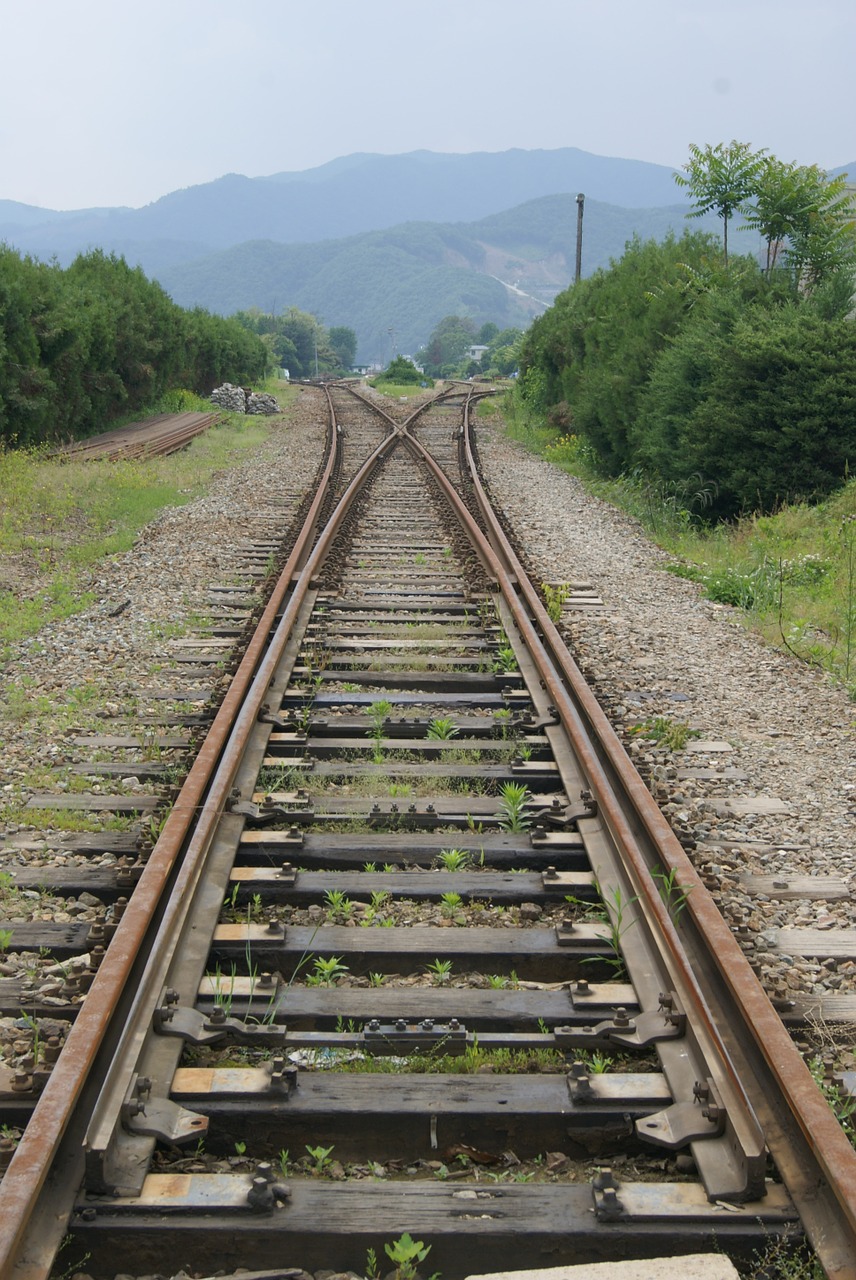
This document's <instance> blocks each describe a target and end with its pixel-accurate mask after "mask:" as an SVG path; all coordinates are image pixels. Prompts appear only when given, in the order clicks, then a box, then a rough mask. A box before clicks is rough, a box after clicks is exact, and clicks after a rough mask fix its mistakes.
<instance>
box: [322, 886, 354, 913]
mask: <svg viewBox="0 0 856 1280" xmlns="http://www.w3.org/2000/svg"><path fill="white" fill-rule="evenodd" d="M324 901H325V902H326V904H327V916H328V918H329V919H330V920H350V918H351V916H352V915H353V914H354V904H353V902H351V900H350V898H349V897H347V896H346V894H344V893H343V892H342V890H341V889H328V891H327V892H326V893H325V894H324Z"/></svg>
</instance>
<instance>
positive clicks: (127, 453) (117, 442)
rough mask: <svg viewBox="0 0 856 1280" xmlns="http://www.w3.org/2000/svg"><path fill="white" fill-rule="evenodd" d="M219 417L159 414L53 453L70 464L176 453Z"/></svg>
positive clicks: (195, 414) (77, 442)
mask: <svg viewBox="0 0 856 1280" xmlns="http://www.w3.org/2000/svg"><path fill="white" fill-rule="evenodd" d="M221 416H222V415H221V414H220V412H219V410H218V411H215V412H212V413H159V414H156V415H154V416H153V417H151V418H144V419H143V420H142V421H141V422H129V423H127V424H126V426H124V427H117V428H116V429H115V430H114V431H105V432H104V433H103V434H102V435H98V436H90V437H89V438H88V439H86V440H75V441H73V442H72V443H71V444H68V445H64V446H63V447H62V448H61V449H58V450H57V451H56V453H57V456H58V457H61V458H63V459H65V460H67V461H69V462H71V461H74V462H89V461H91V460H94V459H100V460H104V459H107V460H115V459H117V458H149V457H154V456H156V455H157V454H168V453H177V452H178V450H179V449H184V448H185V447H186V446H187V445H188V444H190V441H191V440H192V439H193V438H194V436H198V435H200V434H201V433H202V432H203V431H207V430H208V428H209V427H212V426H213V425H214V423H215V422H218V421H219V420H220V418H221Z"/></svg>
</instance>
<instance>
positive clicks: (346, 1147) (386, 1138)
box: [170, 1068, 671, 1167]
mask: <svg viewBox="0 0 856 1280" xmlns="http://www.w3.org/2000/svg"><path fill="white" fill-rule="evenodd" d="M606 1079H607V1077H605V1076H592V1077H591V1080H592V1089H591V1097H590V1098H589V1099H587V1100H586V1101H585V1102H584V1103H581V1104H578V1105H574V1103H573V1102H572V1101H571V1098H570V1095H569V1092H568V1086H567V1081H566V1078H565V1074H564V1072H562V1073H560V1074H556V1075H527V1074H521V1075H516V1076H515V1075H493V1076H491V1075H479V1076H466V1075H440V1074H438V1075H418V1074H415V1073H407V1074H404V1075H390V1074H387V1073H384V1074H383V1075H380V1074H374V1073H365V1074H362V1073H360V1074H343V1073H341V1072H337V1073H336V1074H335V1076H333V1073H328V1072H320V1071H319V1072H313V1071H301V1072H300V1074H299V1077H298V1087H297V1088H296V1089H294V1090H293V1091H292V1092H291V1093H290V1094H289V1095H288V1098H287V1100H283V1099H282V1097H281V1096H280V1097H277V1093H276V1091H275V1090H271V1089H270V1072H269V1071H266V1070H263V1069H255V1070H253V1069H248V1068H243V1069H240V1068H238V1069H232V1070H220V1071H217V1070H210V1069H208V1070H206V1069H199V1068H193V1069H189V1070H179V1071H177V1072H176V1073H175V1076H174V1078H173V1082H172V1086H171V1090H170V1093H171V1096H172V1097H173V1099H174V1100H175V1101H176V1102H179V1103H181V1104H182V1105H183V1106H188V1107H189V1108H190V1109H191V1110H193V1111H195V1112H201V1113H202V1114H207V1115H208V1116H209V1117H210V1118H211V1126H210V1129H209V1132H211V1133H214V1134H216V1136H217V1141H218V1143H225V1144H226V1145H228V1144H229V1143H230V1142H234V1140H238V1141H243V1142H248V1145H250V1146H251V1147H253V1148H254V1149H255V1148H257V1145H258V1143H259V1142H262V1143H271V1141H273V1140H276V1136H277V1135H279V1136H280V1137H281V1140H282V1144H283V1145H286V1144H288V1145H289V1146H290V1149H291V1150H295V1149H296V1150H302V1149H303V1148H304V1147H305V1146H307V1145H311V1144H312V1143H313V1142H314V1141H316V1140H317V1135H318V1133H319V1131H323V1133H324V1141H325V1143H326V1144H328V1145H333V1146H334V1147H335V1151H336V1155H337V1157H338V1158H339V1159H340V1160H342V1159H344V1160H353V1159H355V1160H359V1161H360V1162H361V1163H364V1162H366V1161H367V1160H375V1161H386V1160H390V1159H403V1160H418V1159H423V1160H430V1159H432V1158H433V1159H437V1158H438V1157H439V1158H440V1159H441V1160H442V1159H444V1158H445V1159H446V1160H448V1161H450V1162H451V1161H452V1160H454V1158H455V1155H456V1150H455V1149H454V1148H455V1147H457V1146H458V1145H459V1144H464V1145H466V1146H469V1147H471V1148H475V1149H476V1150H477V1151H479V1152H483V1153H485V1155H486V1158H487V1163H489V1164H495V1165H498V1166H500V1167H501V1166H502V1164H503V1152H505V1151H508V1150H509V1149H510V1150H513V1151H514V1153H515V1155H516V1156H517V1157H518V1158H519V1159H527V1158H531V1157H534V1156H537V1155H540V1154H541V1153H543V1152H544V1151H551V1150H553V1151H554V1150H556V1149H557V1148H558V1149H560V1150H567V1149H568V1142H569V1139H570V1143H571V1144H578V1145H580V1146H582V1147H583V1149H584V1150H586V1149H588V1148H591V1147H593V1148H594V1149H595V1150H600V1151H604V1152H605V1151H606V1150H609V1151H610V1152H611V1153H612V1154H614V1153H615V1152H616V1151H617V1150H620V1149H621V1148H622V1147H626V1146H628V1145H630V1146H635V1145H636V1141H637V1140H636V1139H635V1135H634V1134H633V1129H632V1121H634V1120H636V1119H639V1118H642V1117H645V1116H649V1115H651V1113H652V1112H654V1111H658V1110H660V1109H661V1108H662V1107H663V1106H667V1105H668V1104H669V1102H670V1101H671V1096H670V1094H669V1091H668V1088H667V1087H666V1084H665V1080H664V1079H663V1077H662V1076H661V1075H660V1074H659V1073H655V1072H651V1073H648V1074H642V1073H639V1074H635V1075H630V1074H618V1073H615V1074H614V1075H610V1076H609V1082H608V1084H607V1083H601V1082H603V1081H606Z"/></svg>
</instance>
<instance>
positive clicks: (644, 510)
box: [504, 400, 856, 699]
mask: <svg viewBox="0 0 856 1280" xmlns="http://www.w3.org/2000/svg"><path fill="white" fill-rule="evenodd" d="M504 408H505V410H506V414H507V417H506V420H505V427H506V433H507V435H508V436H510V438H511V439H513V440H517V441H518V442H519V443H520V444H522V445H523V446H524V447H525V448H527V449H529V450H531V451H532V452H533V453H536V454H539V455H540V456H542V457H545V458H547V459H548V460H549V461H550V462H553V463H554V464H555V465H556V466H558V467H560V468H561V469H562V470H563V471H567V472H568V473H569V474H570V475H574V476H576V477H578V479H580V480H581V481H582V483H583V484H584V485H585V487H586V488H587V489H588V490H589V491H590V492H592V493H594V494H595V495H596V496H597V497H600V498H603V499H604V500H605V501H607V502H611V503H612V504H613V505H615V506H617V507H620V508H621V509H622V510H624V511H627V512H628V513H629V514H631V515H633V516H635V517H636V518H637V519H638V520H639V521H640V523H641V524H642V525H643V526H644V527H645V529H646V531H647V533H648V534H649V536H650V537H651V538H652V539H653V541H655V542H657V543H658V544H659V545H660V546H661V547H662V548H663V549H664V550H666V551H668V552H669V553H670V554H671V555H672V556H673V558H674V559H673V563H672V564H671V565H670V566H669V568H670V570H671V572H673V573H675V574H677V575H678V576H680V577H684V578H689V579H691V580H692V581H694V582H698V583H699V585H700V586H701V587H702V588H703V589H704V592H705V594H706V595H707V596H708V597H709V598H710V599H711V600H714V601H716V602H718V603H720V604H725V605H731V606H732V607H734V608H736V609H738V610H740V611H741V613H742V616H743V618H744V619H745V621H746V623H747V625H749V626H751V627H752V628H753V629H754V630H756V631H758V632H760V634H762V635H763V636H764V638H765V639H766V640H767V641H768V643H770V644H772V645H775V646H776V647H777V648H780V649H786V650H788V651H790V652H792V653H794V654H795V655H796V656H797V657H799V658H801V659H802V660H803V661H805V662H807V663H810V664H811V665H814V666H816V667H818V668H819V669H821V670H823V671H825V672H827V673H828V674H829V675H830V676H831V677H832V678H833V679H834V680H836V681H838V682H840V683H842V684H844V685H845V686H846V687H847V689H848V691H849V693H850V696H851V697H852V698H854V699H856V479H851V480H850V481H848V483H847V484H846V485H844V487H843V488H841V489H840V490H839V491H838V492H837V493H835V494H833V496H832V497H831V498H828V499H827V500H826V501H825V502H823V503H820V504H819V505H817V506H813V507H812V506H807V505H795V506H784V507H782V508H781V509H780V510H779V511H778V512H776V513H775V514H774V515H770V516H758V515H746V516H743V517H742V518H741V519H739V520H737V521H735V522H733V523H731V524H720V525H716V526H710V525H706V524H705V523H704V519H703V517H704V509H705V502H706V497H707V494H706V491H705V487H704V486H703V485H698V486H695V487H690V488H687V489H686V490H684V491H681V492H675V491H670V490H668V489H666V488H665V487H664V486H663V485H660V484H658V483H657V482H656V481H654V480H651V479H650V478H646V477H644V476H642V475H640V474H634V475H630V476H622V477H620V478H619V479H617V480H604V479H603V478H602V477H598V476H597V475H596V474H595V472H594V470H593V468H592V465H591V456H590V454H589V451H588V449H587V447H586V445H585V443H584V442H583V441H582V440H581V439H580V438H579V437H578V436H574V435H572V434H569V433H567V432H566V433H564V434H562V433H561V432H560V431H559V430H557V429H556V428H553V427H550V426H548V425H545V424H543V423H540V422H538V421H533V420H531V419H528V418H526V417H524V416H523V415H522V414H521V413H520V412H519V410H517V409H515V408H514V407H513V405H512V407H511V408H510V409H509V406H508V400H506V403H505V406H504Z"/></svg>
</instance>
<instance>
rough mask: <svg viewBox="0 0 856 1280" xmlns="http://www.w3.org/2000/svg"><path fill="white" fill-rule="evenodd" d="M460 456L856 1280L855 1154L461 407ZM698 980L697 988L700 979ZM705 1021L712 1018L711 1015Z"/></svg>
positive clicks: (633, 854)
mask: <svg viewBox="0 0 856 1280" xmlns="http://www.w3.org/2000/svg"><path fill="white" fill-rule="evenodd" d="M464 451H465V456H466V461H467V466H468V469H469V471H470V475H471V477H472V481H473V485H474V489H475V492H476V494H477V495H478V500H479V504H480V508H481V511H482V514H483V516H484V519H485V521H486V523H487V524H488V526H489V528H490V530H491V538H492V540H493V542H494V545H495V546H496V547H497V548H498V549H501V554H502V556H503V558H504V560H505V562H506V563H507V565H508V566H509V568H510V570H511V571H512V572H513V573H514V575H515V576H516V579H517V584H518V588H519V591H520V594H521V596H522V597H523V599H524V600H525V602H526V606H527V609H528V610H529V612H530V614H531V616H532V617H533V618H534V620H535V623H536V624H537V627H538V629H539V630H540V632H541V634H542V635H543V637H544V641H545V643H546V645H547V647H548V649H549V651H550V653H551V656H552V660H553V662H554V663H555V664H556V666H557V667H558V669H559V670H560V671H561V674H562V677H563V679H564V680H566V681H567V683H568V686H569V688H570V689H571V691H572V693H573V697H574V700H575V703H576V708H575V714H574V717H573V719H572V720H571V721H570V723H569V729H571V730H572V731H573V737H574V739H575V746H577V747H578V749H579V750H580V752H581V759H582V761H583V764H584V767H585V768H586V770H587V772H588V770H589V769H591V770H592V772H591V773H590V775H589V776H590V778H591V780H592V784H593V789H594V790H595V791H596V793H597V794H598V799H599V800H600V801H601V803H602V804H603V805H604V807H605V808H606V807H607V806H609V812H610V818H611V820H612V821H615V822H616V824H617V826H618V827H621V828H624V829H625V830H626V822H625V820H624V816H623V814H622V813H621V811H620V810H617V811H616V810H615V806H614V803H613V802H612V801H611V799H610V797H609V793H608V791H604V793H603V795H601V794H600V792H601V789H602V788H603V785H604V782H605V780H606V779H605V774H604V767H603V766H604V761H605V762H606V764H608V767H609V768H610V770H611V771H612V772H613V774H614V776H615V777H616V779H617V780H618V781H619V783H620V786H621V788H622V789H623V790H624V792H625V793H626V795H627V797H628V799H629V801H630V803H631V804H632V806H633V811H634V812H635V813H636V814H638V816H639V819H640V820H641V822H642V824H643V827H644V831H645V834H646V835H647V837H648V838H649V839H650V840H651V842H652V843H653V845H654V846H655V847H656V850H657V857H658V858H662V859H663V861H664V862H665V863H666V867H665V869H666V871H670V870H672V869H674V871H675V872H676V875H677V878H678V883H679V884H680V885H681V889H682V890H683V891H684V892H685V894H686V910H685V912H684V916H685V917H687V918H689V919H692V921H693V922H694V924H695V926H696V931H697V944H698V945H699V946H700V947H703V951H704V957H705V961H706V964H707V965H711V966H714V968H715V972H716V973H717V974H718V976H719V978H720V980H721V982H722V983H723V984H724V986H725V987H726V988H727V990H728V992H729V995H730V997H731V1000H732V1001H733V1003H734V1006H735V1007H736V1009H737V1010H738V1012H739V1015H740V1018H741V1021H742V1024H743V1027H744V1028H745V1034H746V1035H748V1036H749V1037H751V1043H752V1045H753V1047H754V1049H755V1050H756V1051H757V1053H758V1054H759V1055H760V1057H761V1059H762V1060H763V1063H764V1064H765V1067H766V1070H767V1072H768V1073H769V1078H770V1079H771V1080H773V1081H775V1084H776V1086H777V1087H778V1090H779V1092H780V1093H781V1095H782V1096H783V1098H784V1099H785V1100H786V1102H787V1105H788V1108H789V1111H790V1115H791V1116H792V1117H793V1119H794V1121H795V1122H796V1124H797V1125H798V1126H799V1129H800V1131H801V1134H802V1137H803V1138H804V1139H805V1144H806V1148H805V1150H804V1151H803V1152H802V1153H800V1156H799V1157H798V1158H797V1159H796V1160H794V1159H793V1154H794V1153H793V1152H792V1151H790V1150H789V1149H788V1145H787V1144H788V1140H789V1137H790V1135H789V1134H788V1133H787V1132H786V1133H784V1134H782V1135H781V1139H780V1140H779V1141H777V1140H776V1139H777V1137H778V1133H777V1129H776V1127H775V1126H774V1127H773V1129H772V1131H771V1130H770V1129H769V1128H768V1126H765V1128H767V1129H768V1132H767V1139H768V1144H769V1145H770V1148H771V1152H772V1154H773V1157H774V1159H775V1160H776V1163H777V1167H778V1168H779V1171H780V1173H781V1175H782V1178H783V1180H784V1181H785V1185H786V1186H787V1187H788V1190H789V1192H790V1193H791V1195H792V1196H793V1198H794V1201H795V1203H796V1204H797V1205H798V1208H799V1209H800V1212H801V1214H802V1215H804V1216H803V1221H804V1225H805V1226H806V1230H807V1232H808V1234H809V1238H810V1239H811V1241H812V1244H813V1245H814V1247H815V1249H816V1251H817V1252H818V1256H819V1257H820V1258H821V1260H822V1262H823V1265H824V1267H825V1268H826V1270H827V1274H828V1275H830V1276H836V1277H841V1278H842V1280H843V1278H844V1277H853V1276H856V1152H854V1150H853V1147H852V1146H851V1145H850V1143H849V1141H848V1140H847V1138H846V1136H845V1135H844V1133H843V1131H842V1129H841V1126H840V1125H839V1124H838V1121H837V1120H836V1119H835V1116H834V1115H833V1113H832V1111H831V1109H830V1107H829V1105H828V1103H827V1102H826V1100H825V1098H824V1097H823V1095H822V1093H821V1092H820V1090H819V1089H818V1087H817V1085H816V1083H815V1081H814V1079H813V1078H812V1075H811V1073H810V1071H809V1070H808V1067H807V1066H806V1064H805V1062H804V1061H803V1058H802V1055H801V1054H800V1052H799V1050H798V1049H797V1047H796V1045H795V1044H794V1042H793V1040H792V1039H791V1037H790V1035H789V1034H788V1032H787V1030H786V1028H785V1026H784V1023H783V1022H782V1020H781V1018H780V1017H779V1016H778V1014H777V1013H776V1011H775V1010H774V1009H773V1006H772V1005H771V1004H770V1001H769V1000H768V998H767V996H766V993H765V992H764V990H763V988H762V987H761V984H760V983H759V982H758V979H757V977H756V976H755V973H754V972H753V970H752V968H751V966H750V965H749V963H748V961H747V960H746V957H745V956H744V954H743V952H742V950H741V949H740V947H739V945H738V943H737V941H736V940H735V938H734V935H733V934H732V932H731V929H730V928H729V926H728V925H727V923H726V922H725V920H724V919H723V917H722V915H721V914H720V912H719V910H718V908H717V906H716V903H715V902H714V900H713V898H712V896H711V894H710V893H709V891H708V889H707V887H706V886H705V884H704V882H703V881H702V880H701V878H700V877H699V875H698V873H697V872H696V870H695V868H694V866H693V864H692V862H691V861H690V859H689V858H688V857H687V855H686V853H685V851H684V849H683V847H682V846H681V844H680V842H679V841H678V839H677V837H676V836H675V834H674V832H673V831H672V829H671V827H670V826H669V824H668V822H667V821H666V819H665V817H664V816H663V814H662V813H661V811H660V809H659V807H658V806H657V804H656V802H655V801H654V798H653V796H652V795H651V793H650V792H649V790H648V788H647V787H646V786H645V784H644V782H643V781H642V778H641V777H640V776H639V774H638V772H637V770H636V769H635V767H634V765H633V764H632V763H631V761H630V760H629V758H628V756H627V755H626V753H625V751H624V748H623V746H622V744H621V742H620V740H619V738H618V735H617V734H616V733H615V730H614V729H613V728H612V726H611V724H610V723H609V721H608V719H607V717H606V715H605V714H604V712H603V710H602V708H601V707H600V704H599V703H598V701H597V699H596V698H595V696H594V694H593V693H592V690H591V688H590V687H589V685H588V684H587V682H586V681H585V679H584V677H583V675H582V673H581V672H580V670H579V668H578V667H577V665H576V663H575V662H574V661H573V659H572V658H571V656H570V654H569V653H568V651H567V648H566V646H565V644H564V642H563V640H562V638H561V636H560V635H559V633H558V630H557V629H556V627H555V625H554V624H553V623H552V621H551V620H550V618H549V616H548V614H547V611H546V609H545V608H544V605H543V604H542V602H541V600H540V598H539V597H538V594H537V592H536V591H535V589H534V587H533V586H532V584H531V583H530V582H529V579H528V577H527V575H526V573H525V572H524V570H523V568H522V566H521V565H520V562H519V560H518V559H517V557H516V555H515V553H514V551H513V548H512V547H511V545H510V543H509V542H508V540H507V538H506V537H505V534H504V532H503V530H502V528H501V526H500V524H499V521H498V520H497V518H496V515H495V513H494V511H493V508H492V505H491V503H490V501H489V499H488V498H487V495H486V493H485V491H484V488H483V486H482V484H481V481H480V479H479V476H478V468H477V466H476V463H475V458H474V455H473V451H472V438H471V422H470V419H469V403H468V404H467V405H466V406H465V408H464ZM550 692H551V693H552V692H557V693H558V692H559V690H554V689H552V688H551V690H550ZM563 701H564V699H563ZM557 709H559V711H560V713H561V711H562V708H561V706H559V705H558V704H557ZM578 716H579V717H580V718H581V717H584V718H585V720H586V721H587V723H588V724H589V725H590V727H591V730H592V734H593V736H594V737H595V740H596V741H597V742H598V743H599V744H600V748H601V751H602V756H598V755H595V753H594V752H593V751H592V749H591V747H590V746H589V745H588V741H587V738H588V735H584V736H581V732H580V727H578V726H577V725H576V724H575V723H574V721H576V720H577V717H578ZM577 740H579V741H577ZM629 834H630V839H629V840H628V842H627V852H628V855H629V856H630V858H631V862H632V867H633V872H634V876H633V878H634V887H635V888H636V889H637V891H639V892H641V893H642V894H644V900H645V903H646V909H647V910H650V912H651V914H652V915H653V916H654V917H655V918H656V920H657V922H658V924H659V925H660V926H661V927H662V930H663V934H664V937H665V938H666V940H667V943H668V945H669V947H670V949H671V950H673V952H674V953H675V956H676V959H678V958H679V956H680V954H682V950H683V949H682V948H681V944H680V939H679V938H678V936H677V932H676V930H675V928H674V925H673V923H672V921H671V919H670V918H669V915H668V911H667V908H666V907H665V905H664V903H663V902H662V900H661V898H660V895H659V893H658V891H657V889H656V886H655V885H654V882H653V880H652V877H651V876H650V866H649V865H648V864H647V862H646V860H645V857H644V854H643V853H642V850H641V848H640V846H639V843H638V841H637V840H636V838H635V836H633V835H632V833H629ZM679 962H680V963H681V964H682V966H683V967H684V968H686V967H687V966H686V962H684V961H679ZM690 972H692V971H690ZM699 976H700V978H701V979H702V981H704V976H705V975H704V974H701V975H699ZM692 978H693V982H694V983H695V982H696V976H695V974H692ZM709 998H710V992H709V991H705V1001H704V1008H705V1009H706V1010H707V1009H708V999H709ZM706 1016H707V1017H709V1016H710V1015H709V1012H708V1013H707V1014H706ZM732 1052H733V1050H732ZM765 1085H766V1082H765V1081H764V1080H763V1079H762V1080H758V1081H757V1087H756V1089H755V1090H754V1091H753V1096H752V1098H751V1099H750V1100H751V1101H752V1104H753V1106H754V1108H755V1109H756V1110H758V1111H760V1110H761V1109H762V1108H763V1110H765V1111H767V1105H765V1104H768V1103H769V1098H768V1095H767V1092H766V1088H765ZM740 1088H741V1091H743V1090H744V1088H745V1082H744V1083H743V1084H741V1086H740ZM807 1152H808V1153H811V1155H812V1156H813V1158H814V1160H815V1161H816V1171H815V1172H812V1171H810V1170H807V1169H806V1167H805V1164H804V1156H805V1154H806V1153H807Z"/></svg>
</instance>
